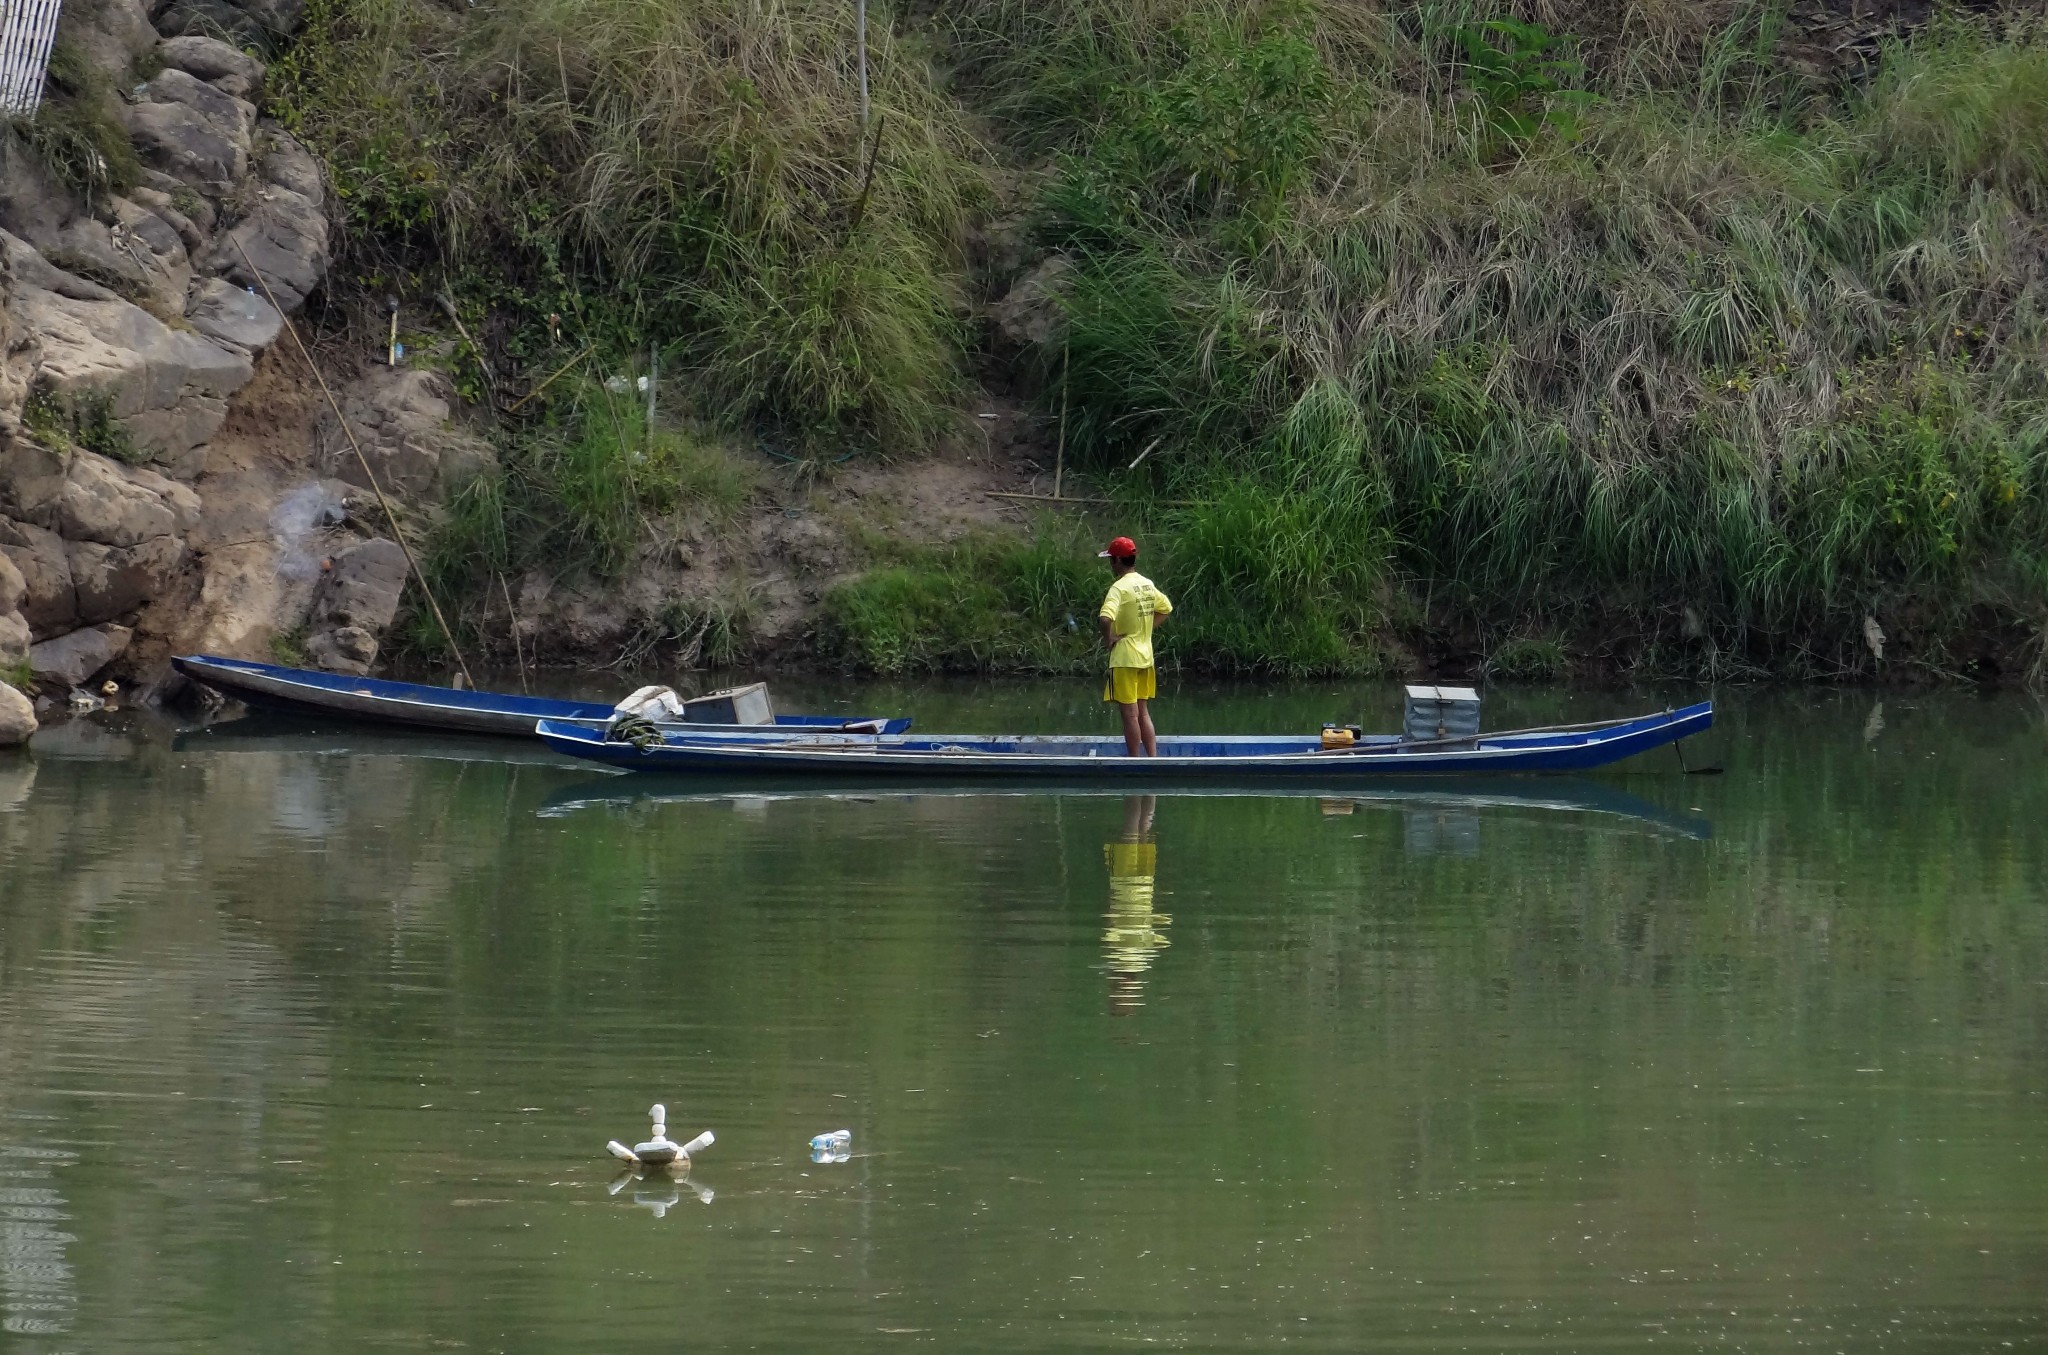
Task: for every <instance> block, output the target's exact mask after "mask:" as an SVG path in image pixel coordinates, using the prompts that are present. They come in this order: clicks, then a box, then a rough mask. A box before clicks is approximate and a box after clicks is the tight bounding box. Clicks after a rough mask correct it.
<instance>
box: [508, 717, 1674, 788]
mask: <svg viewBox="0 0 2048 1355" xmlns="http://www.w3.org/2000/svg"><path fill="white" fill-rule="evenodd" d="M1713 721H1714V707H1713V703H1711V702H1705V701H1703V702H1701V703H1699V704H1698V705H1694V706H1686V707H1683V708H1681V709H1678V710H1666V711H1660V712H1658V713H1657V714H1655V715H1643V716H1636V717H1633V718H1628V719H1621V720H1607V721H1602V722H1599V723H1597V724H1588V725H1553V726H1550V727H1547V728H1543V729H1522V730H1509V731H1506V732H1502V733H1497V734H1475V735H1468V736H1464V737H1459V738H1426V739H1411V738H1407V737H1405V736H1403V735H1398V734H1373V735H1367V736H1365V737H1364V738H1363V739H1360V740H1359V741H1358V742H1357V743H1356V744H1355V745H1353V746H1352V747H1349V748H1340V749H1325V748H1324V747H1323V746H1322V744H1323V740H1322V737H1321V735H1319V734H1309V735H1291V734H1222V735H1219V734H1195V735H1181V736H1173V735H1164V736H1161V738H1160V740H1159V756H1158V757H1153V758H1134V757H1129V756H1126V755H1125V753H1124V745H1123V739H1122V738H1121V737H1119V736H1102V735H1094V734H922V735H916V734H898V735H857V734H834V733H826V732H814V733H806V732H804V731H800V730H799V731H792V732H791V733H790V735H789V736H788V737H786V738H783V739H778V740H771V741H754V742H749V743H747V744H744V745H740V744H712V743H707V742H704V741H701V740H697V739H695V738H693V737H692V736H691V735H690V734H689V733H688V732H686V731H678V730H663V731H662V737H661V741H660V742H659V743H656V742H654V741H652V740H646V741H644V746H643V745H640V744H634V743H622V742H617V741H613V740H610V739H608V738H607V737H606V734H605V731H604V730H602V729H598V728H591V727H587V726H583V725H576V724H568V723H564V722H561V721H553V720H543V721H541V722H540V724H539V725H538V727H537V728H536V731H535V732H537V733H538V734H539V735H540V737H541V739H542V740H543V741H544V742H545V743H546V744H547V745H548V747H550V748H552V749H554V750H555V751H556V752H560V753H567V754H569V755H570V756H571V757H580V758H586V759H588V760H590V761H592V762H601V763H604V764H605V765H607V766H611V767H619V768H623V769H626V770H628V771H663V772H695V773H720V774H737V773H745V774H751V775H770V776H782V777H788V776H796V775H818V774H824V775H829V776H834V777H850V776H858V777H899V776H909V777H926V778H931V777H943V778H973V779H976V780H980V779H987V778H995V779H1013V778H1032V779H1037V780H1051V781H1069V782H1071V781H1077V780H1114V781H1116V782H1118V783H1121V784H1134V783H1144V782H1173V781H1190V780H1215V779H1227V780H1232V781H1243V782H1252V781H1309V782H1313V783H1315V784H1318V785H1333V784H1342V783H1344V782H1347V781H1354V780H1377V779H1380V778H1383V777H1389V776H1415V775H1434V776H1465V775H1469V774H1472V773H1481V772H1484V773H1489V774H1491V773H1499V772H1580V771H1587V770H1589V769H1591V768H1595V767H1605V766H1607V765H1608V764H1610V763H1614V762H1619V761H1621V760H1622V759H1623V758H1627V757H1633V756H1635V755H1636V754H1637V753H1642V752H1647V751H1649V750H1650V749H1653V748H1662V747H1664V746H1665V745H1666V744H1672V743H1676V742H1678V740H1680V739H1683V738H1685V737H1687V736H1689V735H1692V734H1698V733H1702V732H1704V731H1705V730H1706V729H1707V728H1708V727H1709V726H1710V725H1712V724H1713Z"/></svg>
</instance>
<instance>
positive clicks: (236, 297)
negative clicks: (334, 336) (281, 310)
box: [185, 278, 284, 353]
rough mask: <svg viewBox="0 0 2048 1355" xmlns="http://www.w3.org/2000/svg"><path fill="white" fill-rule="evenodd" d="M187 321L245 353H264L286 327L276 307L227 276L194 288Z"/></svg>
mask: <svg viewBox="0 0 2048 1355" xmlns="http://www.w3.org/2000/svg"><path fill="white" fill-rule="evenodd" d="M185 322H186V323H187V324H189V325H191V326H192V328H194V329H196V330H198V331H199V332H200V333H201V334H204V335H205V336H206V337H207V338H209V339H212V340H213V341H214V342H216V343H222V344H230V345H232V346H234V347H236V348H239V349H241V350H242V351H243V352H245V353H260V352H262V351H263V350H264V349H266V348H268V347H270V345H272V344H273V343H276V342H277V336H278V334H279V333H280V332H282V330H283V329H284V317H283V316H282V315H279V314H278V313H277V308H276V307H275V306H273V305H271V304H270V303H269V302H268V301H265V300H264V299H263V298H262V297H260V296H258V295H257V294H256V293H254V292H252V291H250V290H249V289H248V288H246V287H237V286H235V285H234V284H233V283H232V282H229V281H228V280H227V279H225V278H208V279H206V280H205V281H204V282H201V283H200V284H199V285H198V286H196V287H194V288H193V289H192V299H191V301H190V302H189V303H188V304H187V305H186V307H185Z"/></svg>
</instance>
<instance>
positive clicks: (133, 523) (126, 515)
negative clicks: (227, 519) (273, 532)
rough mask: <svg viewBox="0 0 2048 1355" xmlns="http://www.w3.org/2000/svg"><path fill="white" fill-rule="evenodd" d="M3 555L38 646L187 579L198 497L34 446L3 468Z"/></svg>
mask: <svg viewBox="0 0 2048 1355" xmlns="http://www.w3.org/2000/svg"><path fill="white" fill-rule="evenodd" d="M0 513H4V514H5V516H4V517H0V553H4V554H5V555H6V556H7V558H8V562H9V569H10V570H11V571H13V572H14V574H15V576H16V577H17V578H19V579H20V580H21V583H22V588H21V598H20V601H21V603H22V604H23V605H22V609H21V610H22V615H23V619H24V620H25V621H26V622H27V623H28V625H29V628H30V631H31V633H32V634H33V635H34V637H35V638H37V639H43V640H47V639H50V638H52V637H53V636H57V635H61V634H63V633H64V632H66V631H68V630H70V629H71V628H73V627H75V626H81V625H87V626H89V625H93V624H96V623H99V622H105V621H112V620H114V619H116V618H118V617H122V616H126V615H129V614H131V613H133V612H135V611H136V610H137V609H139V608H140V607H141V606H142V605H143V604H144V603H145V602H147V601H148V600H149V599H150V598H152V597H155V596H156V595H157V594H159V593H160V592H162V591H163V589H164V587H165V585H166V584H167V583H168V582H169V581H170V580H171V579H172V578H173V577H174V576H176V574H177V573H178V571H179V570H181V569H182V568H183V567H184V565H185V562H186V559H187V555H188V551H187V547H186V545H185V535H186V533H188V532H190V531H191V529H192V527H193V525H194V524H195V523H196V522H197V521H198V519H199V496H198V495H197V494H195V493H193V491H192V490H191V489H189V488H187V487H186V486H184V485H181V484H178V483H177V482H175V481H173V480H170V479H167V478H165V477H164V476H161V475H158V474H156V473H155V472H153V471H150V470H146V469H143V468H141V467H134V466H121V465H117V464H116V463H114V462H112V461H109V460H107V459H106V458H105V457H102V456H96V455H94V454H93V453H91V452H83V451H79V452H72V453H70V454H69V455H63V454H59V453H56V452H52V451H50V450H48V449H47V448H43V447H38V446H35V445H32V444H31V445H28V446H24V447H20V448H17V449H16V450H15V451H14V452H13V453H12V454H11V455H10V456H9V457H8V458H7V459H6V460H5V462H4V463H0Z"/></svg>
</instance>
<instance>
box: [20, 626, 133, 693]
mask: <svg viewBox="0 0 2048 1355" xmlns="http://www.w3.org/2000/svg"><path fill="white" fill-rule="evenodd" d="M133 635H134V632H133V631H131V630H129V629H128V628H127V627H126V626H114V625H103V626H93V627H90V628H89V629H86V630H75V631H72V632H71V633H70V634H69V635H61V636H59V637H58V638H56V639H54V640H45V641H43V643H41V644H39V645H36V646H35V647H33V648H32V649H30V650H29V652H28V662H29V667H30V669H32V670H33V671H34V673H35V677H36V681H37V682H38V683H40V684H45V685H48V686H52V687H64V688H70V687H82V686H84V685H85V682H86V679H88V678H90V677H92V676H94V675H95V674H97V673H98V672H100V671H101V670H102V669H104V668H106V667H107V666H108V665H109V664H111V663H113V662H114V660H116V659H118V658H120V657H121V655H122V654H123V653H124V652H125V651H126V650H127V648H128V641H129V639H130V638H131V637H132V636H133Z"/></svg>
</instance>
